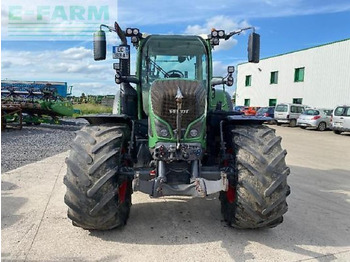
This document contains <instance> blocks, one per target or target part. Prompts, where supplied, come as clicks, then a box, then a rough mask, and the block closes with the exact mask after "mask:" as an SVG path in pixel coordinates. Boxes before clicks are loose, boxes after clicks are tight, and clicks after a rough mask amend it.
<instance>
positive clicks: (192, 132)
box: [190, 129, 198, 137]
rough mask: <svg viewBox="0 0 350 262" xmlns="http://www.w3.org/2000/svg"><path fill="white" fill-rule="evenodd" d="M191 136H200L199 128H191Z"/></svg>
mask: <svg viewBox="0 0 350 262" xmlns="http://www.w3.org/2000/svg"><path fill="white" fill-rule="evenodd" d="M190 136H191V137H196V136H198V130H197V129H191V130H190Z"/></svg>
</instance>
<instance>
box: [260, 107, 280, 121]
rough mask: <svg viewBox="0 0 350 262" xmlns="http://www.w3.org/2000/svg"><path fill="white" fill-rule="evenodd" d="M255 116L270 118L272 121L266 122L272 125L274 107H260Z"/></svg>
mask: <svg viewBox="0 0 350 262" xmlns="http://www.w3.org/2000/svg"><path fill="white" fill-rule="evenodd" d="M256 116H265V117H271V118H272V120H271V121H269V122H267V123H268V124H274V123H276V122H275V120H274V118H275V107H274V106H268V107H261V108H260V109H259V110H258V111H257V112H256Z"/></svg>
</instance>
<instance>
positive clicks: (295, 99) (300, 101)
mask: <svg viewBox="0 0 350 262" xmlns="http://www.w3.org/2000/svg"><path fill="white" fill-rule="evenodd" d="M302 103H303V99H302V98H293V104H299V105H301V104H302Z"/></svg>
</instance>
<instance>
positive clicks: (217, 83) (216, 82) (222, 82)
mask: <svg viewBox="0 0 350 262" xmlns="http://www.w3.org/2000/svg"><path fill="white" fill-rule="evenodd" d="M225 82H226V81H225V78H222V79H220V80H214V81H213V80H212V81H210V84H211V86H217V85H223V84H225Z"/></svg>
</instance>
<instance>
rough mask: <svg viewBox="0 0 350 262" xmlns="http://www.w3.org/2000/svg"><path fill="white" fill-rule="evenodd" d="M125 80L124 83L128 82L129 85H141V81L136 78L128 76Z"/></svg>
mask: <svg viewBox="0 0 350 262" xmlns="http://www.w3.org/2000/svg"><path fill="white" fill-rule="evenodd" d="M123 79H124V80H125V81H124V82H128V83H133V84H139V83H140V80H139V79H138V78H136V77H135V76H126V77H123Z"/></svg>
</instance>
